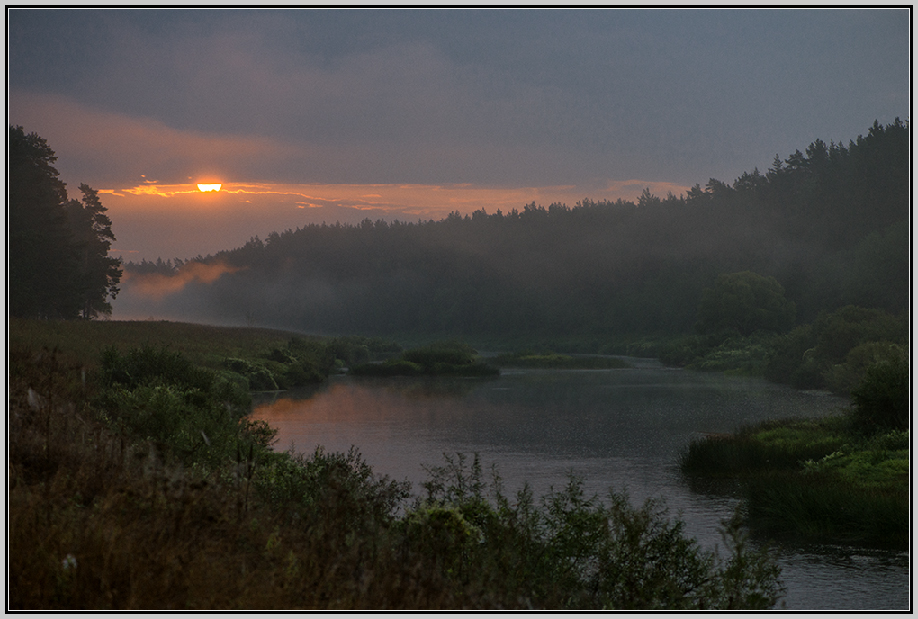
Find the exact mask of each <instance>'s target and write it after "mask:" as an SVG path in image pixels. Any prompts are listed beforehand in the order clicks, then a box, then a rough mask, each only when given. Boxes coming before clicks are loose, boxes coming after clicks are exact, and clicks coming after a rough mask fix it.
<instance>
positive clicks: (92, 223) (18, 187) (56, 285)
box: [7, 126, 121, 319]
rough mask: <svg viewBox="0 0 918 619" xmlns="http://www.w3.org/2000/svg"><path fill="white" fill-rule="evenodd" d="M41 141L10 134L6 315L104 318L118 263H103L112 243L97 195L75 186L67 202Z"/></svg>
mask: <svg viewBox="0 0 918 619" xmlns="http://www.w3.org/2000/svg"><path fill="white" fill-rule="evenodd" d="M56 161H57V156H56V155H55V154H54V151H53V150H52V149H51V147H49V146H48V143H47V141H46V140H45V139H44V138H41V137H39V136H38V135H37V134H35V133H29V134H26V133H25V131H24V130H23V128H22V127H18V126H17V127H12V126H11V127H10V129H9V190H8V191H9V194H8V196H7V225H8V228H7V230H8V232H7V235H8V236H7V240H8V246H7V252H8V255H7V269H8V271H7V275H8V279H7V282H8V297H7V298H8V311H9V313H10V314H11V315H13V316H26V317H36V318H58V319H60V318H63V319H71V318H78V317H80V316H83V317H85V318H92V317H95V316H98V315H99V314H108V313H111V305H110V304H109V303H108V301H107V298H108V296H109V295H111V296H112V297H114V295H115V294H116V293H117V292H118V289H117V284H118V282H119V281H120V278H121V268H120V266H121V260H120V259H117V258H111V257H109V256H108V251H109V249H110V248H111V241H113V240H114V238H115V237H114V235H113V234H112V231H111V221H110V220H109V219H108V217H106V216H105V215H104V212H105V208H104V207H103V206H102V204H101V203H100V202H99V199H98V195H97V194H96V192H95V191H93V190H92V189H91V188H90V187H88V186H87V185H81V187H80V189H81V191H82V192H83V201H82V203H81V202H78V201H76V200H73V201H70V202H68V200H67V190H66V186H65V184H64V183H63V182H62V181H61V180H60V178H59V173H58V171H57V169H56V168H55V167H54V165H53V164H54V163H55V162H56Z"/></svg>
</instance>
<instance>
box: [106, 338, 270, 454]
mask: <svg viewBox="0 0 918 619" xmlns="http://www.w3.org/2000/svg"><path fill="white" fill-rule="evenodd" d="M99 383H100V387H101V392H100V394H99V395H98V396H97V398H96V404H97V406H99V407H100V408H101V409H102V410H103V411H104V415H105V417H106V418H107V419H109V421H110V423H111V424H112V425H113V426H114V427H117V428H118V429H119V430H121V431H125V432H127V433H129V434H130V435H132V436H134V437H137V438H139V439H142V440H150V441H153V443H154V444H157V445H160V448H162V446H163V445H166V446H168V448H169V450H170V451H171V452H173V454H174V455H176V456H177V457H178V458H179V459H180V460H181V461H182V462H183V463H185V464H186V465H189V464H193V465H198V466H206V467H215V466H217V467H218V466H220V465H221V464H223V463H224V462H225V461H227V459H229V458H230V457H233V456H236V455H237V454H238V453H247V452H250V451H251V449H252V446H253V445H254V444H255V443H259V446H260V447H261V448H262V449H263V448H265V447H266V446H267V444H265V443H264V442H263V441H259V440H258V439H259V438H260V437H261V436H263V435H259V434H258V433H257V432H250V431H249V429H250V426H251V425H252V424H250V423H249V422H248V421H246V420H245V415H246V414H247V413H248V406H249V404H250V402H251V399H250V397H249V394H248V391H247V390H246V389H244V388H243V387H242V386H241V385H240V384H238V383H235V382H233V381H231V380H227V379H225V378H223V377H221V376H219V375H217V374H216V373H214V372H212V371H210V370H206V369H204V368H200V367H197V366H195V365H193V364H192V363H191V362H189V361H188V360H187V358H185V357H184V356H183V355H181V354H179V353H176V352H172V351H169V350H167V349H165V348H161V349H154V348H151V347H141V348H136V349H132V350H130V351H129V352H127V353H126V354H124V355H122V354H121V353H119V352H118V351H117V350H116V349H114V348H110V349H108V350H106V351H105V353H104V354H103V358H102V364H101V368H100V371H99Z"/></svg>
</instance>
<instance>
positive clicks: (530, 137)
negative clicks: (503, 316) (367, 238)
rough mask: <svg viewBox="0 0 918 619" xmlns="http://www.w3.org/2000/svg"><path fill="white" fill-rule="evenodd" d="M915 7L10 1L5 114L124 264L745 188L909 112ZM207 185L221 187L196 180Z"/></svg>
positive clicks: (905, 115) (905, 117)
mask: <svg viewBox="0 0 918 619" xmlns="http://www.w3.org/2000/svg"><path fill="white" fill-rule="evenodd" d="M909 19H910V14H909V11H908V10H907V9H876V10H873V9H871V10H865V9H813V10H793V9H739V10H736V9H735V10H724V9H637V10H623V9H586V10H464V9H460V10H307V9H296V10H287V9H282V10H250V9H218V10H217V9H207V10H160V9H144V10H129V9H108V10H106V9H102V10H61V9H12V10H8V24H9V30H8V61H9V66H8V79H9V108H8V109H9V119H8V120H9V123H11V124H14V125H22V126H23V127H24V128H25V130H26V131H27V132H31V131H35V132H37V133H38V134H39V135H41V136H42V137H44V138H46V139H47V140H48V142H49V144H50V145H51V147H52V148H53V149H54V150H55V151H56V152H57V155H58V157H59V160H58V169H59V170H60V172H61V176H62V178H63V180H64V181H65V182H67V184H68V187H69V188H70V190H71V192H73V193H76V186H77V185H79V184H80V183H81V182H85V183H88V184H89V185H91V186H92V187H94V188H96V189H98V190H100V191H104V192H105V193H104V194H103V204H105V205H106V206H108V207H109V209H110V213H109V214H110V215H111V217H112V220H113V222H114V226H113V228H114V231H115V234H116V236H117V237H118V243H116V246H117V247H118V249H119V250H120V251H121V252H122V255H123V256H124V257H125V258H126V259H129V260H130V259H139V258H141V257H143V258H148V259H150V258H155V257H156V256H162V257H164V258H166V257H173V256H179V257H190V256H193V255H197V254H199V253H200V254H208V253H212V252H215V251H218V250H220V249H229V248H232V247H236V246H239V245H241V244H242V243H244V242H245V241H246V240H247V239H248V237H249V236H253V235H256V234H257V235H260V236H262V237H264V236H265V235H266V234H267V233H268V232H270V231H271V230H283V229H284V228H288V227H289V228H292V227H296V226H299V225H304V224H306V223H309V222H312V221H322V220H327V221H329V222H330V223H331V222H333V221H335V220H341V221H359V220H360V219H362V218H363V217H365V216H370V217H371V218H374V219H375V218H377V217H389V218H392V217H398V218H400V219H409V220H416V219H418V218H425V219H426V218H428V217H433V218H440V217H442V216H445V214H446V213H448V212H449V211H450V210H453V209H454V208H455V209H457V210H461V211H463V212H468V211H470V210H475V209H477V208H482V207H484V208H486V209H487V210H488V211H489V212H494V211H495V210H497V208H501V209H502V210H504V211H505V212H506V211H507V210H509V208H513V207H516V208H518V209H522V206H523V204H524V203H526V202H528V201H531V200H535V201H537V202H540V203H544V204H545V205H547V204H548V203H550V202H551V201H553V200H555V199H558V200H560V201H565V202H567V203H568V204H569V205H573V204H574V202H575V201H576V200H579V199H581V198H583V197H590V198H592V199H597V200H598V199H603V198H611V199H615V198H617V197H624V198H631V199H633V198H636V197H637V196H638V195H639V194H640V192H641V189H642V188H643V187H650V188H651V189H652V190H653V191H654V192H655V193H657V194H658V195H665V194H666V192H667V191H672V192H673V193H675V194H676V195H678V194H679V193H680V192H681V191H684V190H685V189H687V188H688V187H690V186H692V185H694V184H696V183H700V184H702V185H704V184H705V183H706V182H707V180H708V179H709V178H711V177H713V178H717V179H719V180H722V181H725V182H728V183H732V182H733V181H734V180H735V179H736V177H738V176H739V175H741V174H742V173H743V172H744V171H751V170H752V169H753V168H754V167H759V169H760V170H762V171H764V170H765V169H767V168H768V166H769V165H771V163H772V160H773V159H774V157H775V155H776V154H777V155H779V156H781V157H782V158H785V157H787V156H788V155H790V154H791V153H793V152H794V151H795V150H797V149H800V150H803V149H804V148H805V147H806V146H807V145H808V144H809V143H810V142H812V141H813V140H815V139H817V138H821V139H823V140H825V141H826V142H829V141H830V140H834V141H841V142H844V143H846V144H847V142H848V140H850V139H855V138H856V137H857V136H858V135H859V134H865V133H866V132H867V129H868V128H869V126H870V125H871V124H872V123H873V122H874V120H879V121H880V122H881V123H890V122H892V121H893V120H894V119H895V118H896V117H897V116H898V117H900V118H902V119H903V120H905V119H908V117H909V111H910V68H909V61H910V38H909V37H910V32H909V25H910V24H909ZM204 180H212V181H215V182H222V183H224V191H223V192H221V194H219V195H215V194H209V195H205V194H200V192H198V193H197V194H195V193H192V192H194V191H195V188H194V183H197V182H201V181H204ZM367 185H374V187H367ZM405 185H409V186H410V187H407V188H406V187H403V186H405Z"/></svg>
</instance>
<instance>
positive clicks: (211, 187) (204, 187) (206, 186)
mask: <svg viewBox="0 0 918 619" xmlns="http://www.w3.org/2000/svg"><path fill="white" fill-rule="evenodd" d="M222 186H223V185H222V184H221V183H198V189H199V190H200V191H204V192H207V191H220V187H222Z"/></svg>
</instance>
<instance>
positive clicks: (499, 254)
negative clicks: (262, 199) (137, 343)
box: [126, 119, 910, 342]
mask: <svg viewBox="0 0 918 619" xmlns="http://www.w3.org/2000/svg"><path fill="white" fill-rule="evenodd" d="M908 166H909V128H908V124H907V123H903V122H902V121H900V120H899V119H896V121H895V122H894V123H892V124H889V125H881V124H879V123H878V122H875V123H874V124H873V126H872V127H870V128H869V130H868V132H867V135H866V136H863V135H862V136H859V137H858V138H857V139H856V140H852V141H850V142H849V144H848V145H847V146H846V145H843V144H840V143H839V144H836V143H834V142H833V143H830V144H826V143H825V142H823V141H822V140H816V141H815V142H813V143H812V144H810V145H809V146H808V147H807V148H806V149H805V151H804V152H800V151H799V150H798V151H796V152H795V153H793V154H792V155H790V156H789V157H787V158H785V159H783V160H782V159H781V158H780V157H778V156H775V159H774V162H773V164H772V166H771V167H770V168H769V169H768V170H767V171H766V172H765V173H761V172H760V171H759V170H758V169H757V168H756V169H754V170H753V171H752V172H746V173H744V174H743V175H742V176H740V177H739V178H738V179H736V181H735V182H734V183H733V184H732V185H728V184H726V183H723V182H721V181H718V180H716V179H710V180H709V181H708V182H707V183H706V185H705V186H704V187H701V185H700V184H699V185H695V186H694V187H693V188H692V189H691V190H690V191H689V192H688V193H687V195H680V196H678V197H677V196H674V195H672V194H670V195H668V196H666V197H664V198H661V197H657V196H654V195H652V194H651V193H650V192H649V191H647V190H645V191H644V193H643V195H642V196H641V197H640V198H639V199H638V200H637V201H636V202H632V201H623V200H617V201H615V202H612V201H606V200H604V201H594V200H591V199H584V200H582V201H580V202H578V203H576V204H575V205H574V206H573V207H570V206H567V205H565V204H558V203H555V204H550V205H549V206H548V207H547V208H546V207H544V206H542V205H537V204H535V203H532V204H528V205H525V206H524V207H523V208H522V210H520V211H518V210H516V209H514V210H512V211H510V212H509V213H502V212H501V211H497V212H494V213H488V212H486V211H485V210H479V211H476V212H474V213H472V214H471V215H465V216H462V215H461V214H459V213H457V212H454V213H452V214H450V215H449V216H448V217H446V218H445V219H442V220H439V221H418V222H416V223H411V222H399V221H396V222H392V223H388V222H385V221H382V220H379V221H371V220H369V219H367V220H364V221H363V222H362V223H361V224H359V225H356V226H351V225H341V224H334V225H328V224H324V223H323V224H320V225H318V224H314V225H308V226H305V227H303V228H298V229H296V230H289V229H288V230H285V231H283V232H279V233H278V232H275V233H271V234H270V235H268V237H267V238H266V239H264V240H262V239H259V238H257V237H255V238H252V239H251V240H250V241H249V242H248V243H247V244H246V245H245V246H243V247H240V248H237V249H233V250H228V251H222V252H220V253H218V254H216V255H213V256H208V257H206V258H201V257H199V258H196V259H194V260H192V261H189V262H202V263H206V264H211V265H223V266H225V267H228V268H227V272H226V273H225V274H224V275H223V276H222V277H220V278H219V279H217V280H216V281H214V282H213V283H206V284H205V283H202V282H192V283H190V284H188V285H187V286H186V287H185V289H184V290H183V291H182V293H180V294H178V295H173V296H171V297H167V299H166V301H165V303H166V305H167V306H168V307H171V308H172V309H176V308H180V309H182V310H183V311H184V312H186V315H191V316H196V317H197V319H205V318H206V319H208V320H212V321H222V322H225V323H231V324H232V323H235V324H239V323H241V322H243V321H247V322H248V323H249V324H258V325H262V326H276V327H284V328H290V329H295V330H300V331H305V332H311V333H342V334H368V335H369V334H372V335H400V334H408V333H411V334H429V335H432V336H443V335H447V336H453V337H455V336H458V337H466V338H488V339H490V340H493V339H495V338H496V339H501V338H503V339H512V338H518V339H525V338H526V337H533V336H537V335H544V334H551V335H552V337H554V338H556V339H558V340H563V339H564V338H569V339H573V340H579V341H594V342H595V341H602V340H603V339H604V338H621V337H622V336H624V335H628V334H632V335H633V334H642V335H661V336H668V335H678V334H686V333H692V332H694V330H695V328H696V326H697V324H698V320H699V316H698V309H699V303H700V302H701V300H702V294H703V291H704V290H705V289H706V288H710V287H711V286H712V285H714V283H715V281H716V280H717V278H718V277H719V276H721V275H723V274H728V273H738V272H745V271H749V272H752V273H755V274H760V275H762V276H764V277H769V278H773V279H774V280H775V281H776V282H778V284H779V285H780V287H782V288H783V292H784V294H785V295H786V298H787V300H788V301H789V302H791V303H793V308H794V316H793V317H792V319H791V321H790V322H789V323H788V324H787V325H786V328H790V327H792V326H793V321H794V320H795V321H796V323H798V324H803V323H808V322H811V321H813V320H814V319H816V317H817V316H819V315H820V313H821V312H832V311H835V310H837V309H838V308H841V307H844V306H847V305H855V306H859V307H864V308H875V309H880V310H884V311H886V312H890V313H894V314H896V313H901V312H904V311H906V310H907V308H908V298H909V251H910V246H909V230H910V228H909V226H910V219H909V215H910V210H909V167H908ZM189 262H184V263H183V262H182V261H176V263H173V262H172V261H171V260H169V261H166V262H163V261H162V260H159V261H157V262H156V263H153V262H142V263H140V264H131V263H129V264H128V265H126V268H127V271H128V273H129V274H137V275H140V274H142V273H151V272H158V273H161V274H165V275H168V274H173V273H175V272H176V271H178V270H181V269H183V268H188V266H189ZM156 309H157V308H156V307H153V306H151V313H154V312H155V311H156ZM159 309H161V308H159Z"/></svg>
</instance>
